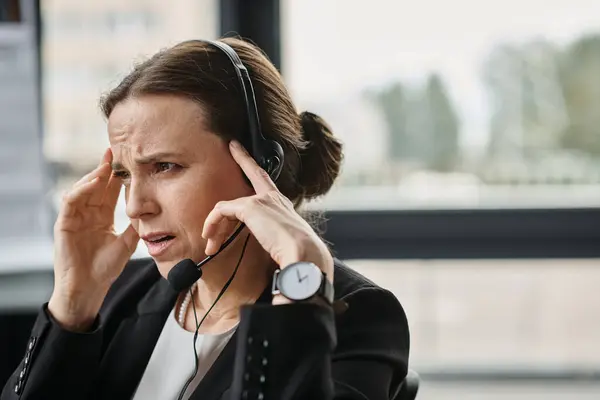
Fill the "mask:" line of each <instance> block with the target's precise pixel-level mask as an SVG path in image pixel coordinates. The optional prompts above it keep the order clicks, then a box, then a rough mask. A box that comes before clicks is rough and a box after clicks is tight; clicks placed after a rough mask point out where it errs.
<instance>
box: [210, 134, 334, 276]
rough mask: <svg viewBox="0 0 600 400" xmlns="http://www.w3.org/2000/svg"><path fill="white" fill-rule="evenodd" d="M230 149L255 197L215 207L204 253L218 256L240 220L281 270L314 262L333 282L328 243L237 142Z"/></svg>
mask: <svg viewBox="0 0 600 400" xmlns="http://www.w3.org/2000/svg"><path fill="white" fill-rule="evenodd" d="M229 147H230V149H231V154H232V156H233V158H234V159H235V161H236V162H237V163H238V164H239V165H240V167H241V168H242V170H243V171H244V173H245V174H246V176H247V177H248V180H249V181H250V183H251V184H252V186H253V187H254V191H255V193H256V194H255V195H253V196H249V197H241V198H239V199H235V200H231V201H221V202H219V203H217V204H216V205H215V208H214V209H213V210H212V211H211V212H210V214H208V216H207V218H206V221H205V222H204V229H203V231H202V236H203V237H204V238H205V239H207V245H206V250H205V253H206V254H207V255H210V254H214V253H216V252H217V250H218V249H219V247H220V246H221V245H222V244H223V242H224V241H225V240H226V239H227V237H228V235H229V234H231V222H232V221H236V220H237V221H241V222H243V223H245V224H246V226H247V227H248V229H249V230H250V231H251V232H252V234H253V235H254V237H255V238H256V240H257V241H258V242H259V243H260V245H261V246H262V247H263V248H264V249H265V250H266V251H267V252H268V253H269V254H270V255H271V258H272V259H273V260H274V261H275V262H276V263H277V264H278V265H279V266H280V268H285V267H286V266H288V265H290V264H292V263H294V262H297V261H307V262H312V263H314V264H315V265H317V266H318V267H319V268H321V270H322V271H323V272H325V274H326V275H327V278H328V279H329V280H330V281H333V258H332V256H331V253H330V252H329V250H328V248H327V246H326V245H325V243H324V242H323V241H322V240H321V238H320V237H319V236H318V235H317V233H316V232H315V231H314V230H313V229H312V228H311V226H310V225H309V224H308V223H307V222H306V221H305V220H304V219H303V218H302V217H301V216H300V215H299V214H298V213H297V212H296V210H295V209H294V206H293V204H292V202H291V201H290V200H289V199H288V198H286V197H285V196H284V195H283V194H281V192H279V190H278V189H277V186H276V185H275V183H274V182H273V181H272V180H271V178H270V177H269V175H268V174H267V172H266V171H265V170H263V169H262V168H261V167H260V166H259V165H258V164H257V163H256V161H254V159H253V158H252V157H251V156H250V155H249V154H248V153H247V152H246V150H245V149H244V148H243V147H242V146H241V145H240V144H239V143H238V142H236V141H232V142H231V143H230V146H229Z"/></svg>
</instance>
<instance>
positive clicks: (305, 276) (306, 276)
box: [300, 275, 308, 282]
mask: <svg viewBox="0 0 600 400" xmlns="http://www.w3.org/2000/svg"><path fill="white" fill-rule="evenodd" d="M306 278H308V275H304V278H300V282H302V281H303V280H305V279H306Z"/></svg>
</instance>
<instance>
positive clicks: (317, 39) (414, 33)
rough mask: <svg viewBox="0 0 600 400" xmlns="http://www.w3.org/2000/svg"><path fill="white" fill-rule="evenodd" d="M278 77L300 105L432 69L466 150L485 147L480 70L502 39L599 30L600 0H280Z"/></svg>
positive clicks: (567, 38)
mask: <svg viewBox="0 0 600 400" xmlns="http://www.w3.org/2000/svg"><path fill="white" fill-rule="evenodd" d="M282 26H283V32H282V35H283V39H282V43H283V74H284V76H285V79H286V81H287V83H288V85H289V86H290V89H291V91H292V93H293V95H294V97H295V98H296V99H297V101H298V102H299V103H300V104H302V102H303V101H309V100H310V99H314V98H317V97H319V98H324V99H325V98H333V99H335V98H336V97H338V96H339V97H340V98H341V97H347V96H349V95H352V94H353V93H355V92H356V91H358V90H359V89H360V88H361V87H364V86H372V85H381V84H384V83H385V82H387V81H390V80H393V79H394V78H401V79H402V80H403V81H412V82H415V83H418V82H420V81H422V80H423V78H424V77H425V76H426V75H427V72H429V71H434V70H435V71H439V72H441V73H442V74H443V76H444V78H445V80H446V83H447V84H448V87H449V91H450V96H451V97H452V99H453V100H454V102H455V104H456V105H457V107H458V111H459V113H460V115H461V116H462V119H463V121H462V122H463V131H462V133H463V135H464V139H463V140H464V144H465V145H467V146H476V147H477V146H481V145H483V144H484V143H485V141H486V133H487V125H488V122H487V121H488V118H489V110H488V108H487V105H488V103H487V100H486V96H485V92H484V90H483V89H484V88H483V87H482V85H481V83H480V76H481V64H482V62H483V60H484V58H485V57H486V55H487V54H488V53H489V51H490V50H491V49H492V48H493V46H494V45H495V44H499V43H506V42H512V43H519V42H527V41H529V40H531V39H534V38H539V37H543V38H545V39H549V40H552V41H553V42H555V43H558V44H567V43H569V42H571V41H572V40H573V39H575V38H577V37H579V36H581V35H582V34H584V33H589V32H600V1H598V0H501V1H499V0H494V1H489V0H480V1H477V0H453V1H444V0H419V1H406V0H368V1H365V0H283V1H282Z"/></svg>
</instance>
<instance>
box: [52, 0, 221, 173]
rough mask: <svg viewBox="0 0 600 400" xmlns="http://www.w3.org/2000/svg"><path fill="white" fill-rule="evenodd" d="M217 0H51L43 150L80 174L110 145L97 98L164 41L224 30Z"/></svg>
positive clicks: (215, 34) (203, 36) (208, 35)
mask: <svg viewBox="0 0 600 400" xmlns="http://www.w3.org/2000/svg"><path fill="white" fill-rule="evenodd" d="M218 4H219V3H218V1H216V0H173V1H169V2H167V1H159V0H128V1H121V0H105V1H102V2H89V1H78V0H45V1H42V2H41V7H42V10H41V11H42V18H43V21H42V23H43V45H42V64H43V106H44V108H43V112H44V129H45V132H44V139H45V143H44V152H45V155H46V157H47V159H48V160H49V161H50V162H52V163H56V164H58V165H59V166H62V167H63V168H67V169H68V170H69V169H74V171H73V172H74V174H75V175H80V174H81V172H82V170H86V169H89V168H91V167H93V166H94V165H95V163H96V162H97V161H98V159H99V157H101V154H102V152H103V149H104V148H105V147H106V146H107V145H108V139H107V135H106V124H105V121H104V119H103V118H102V116H101V114H100V112H99V108H98V100H99V97H100V95H101V94H102V93H103V92H105V91H107V90H109V89H110V88H111V87H112V86H113V85H114V84H116V83H117V82H118V80H119V78H120V77H122V76H123V75H125V74H126V73H127V72H128V71H129V70H130V69H131V67H132V65H133V64H134V62H135V61H139V60H143V59H144V58H146V57H148V56H150V55H152V54H153V53H155V52H156V51H157V50H159V49H160V48H163V47H166V46H169V45H172V44H175V43H177V42H179V41H182V40H187V39H193V38H215V37H216V36H217V34H218V18H217V16H218Z"/></svg>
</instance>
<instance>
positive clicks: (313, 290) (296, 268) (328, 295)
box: [271, 261, 333, 305]
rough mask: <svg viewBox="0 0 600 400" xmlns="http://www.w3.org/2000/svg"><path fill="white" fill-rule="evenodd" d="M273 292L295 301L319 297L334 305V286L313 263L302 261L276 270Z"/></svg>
mask: <svg viewBox="0 0 600 400" xmlns="http://www.w3.org/2000/svg"><path fill="white" fill-rule="evenodd" d="M271 292H272V294H273V295H277V294H282V295H283V296H284V297H286V298H288V299H290V300H294V301H304V300H309V299H311V298H312V297H314V296H319V297H321V298H322V299H323V300H325V301H326V302H327V304H330V305H331V304H333V285H332V284H331V282H329V280H328V279H327V277H326V275H325V273H324V272H323V271H321V269H320V268H319V267H317V266H316V265H315V264H313V263H311V262H304V261H300V262H296V263H293V264H290V265H288V266H287V267H285V268H283V269H277V270H275V273H274V275H273V287H272V291H271Z"/></svg>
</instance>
